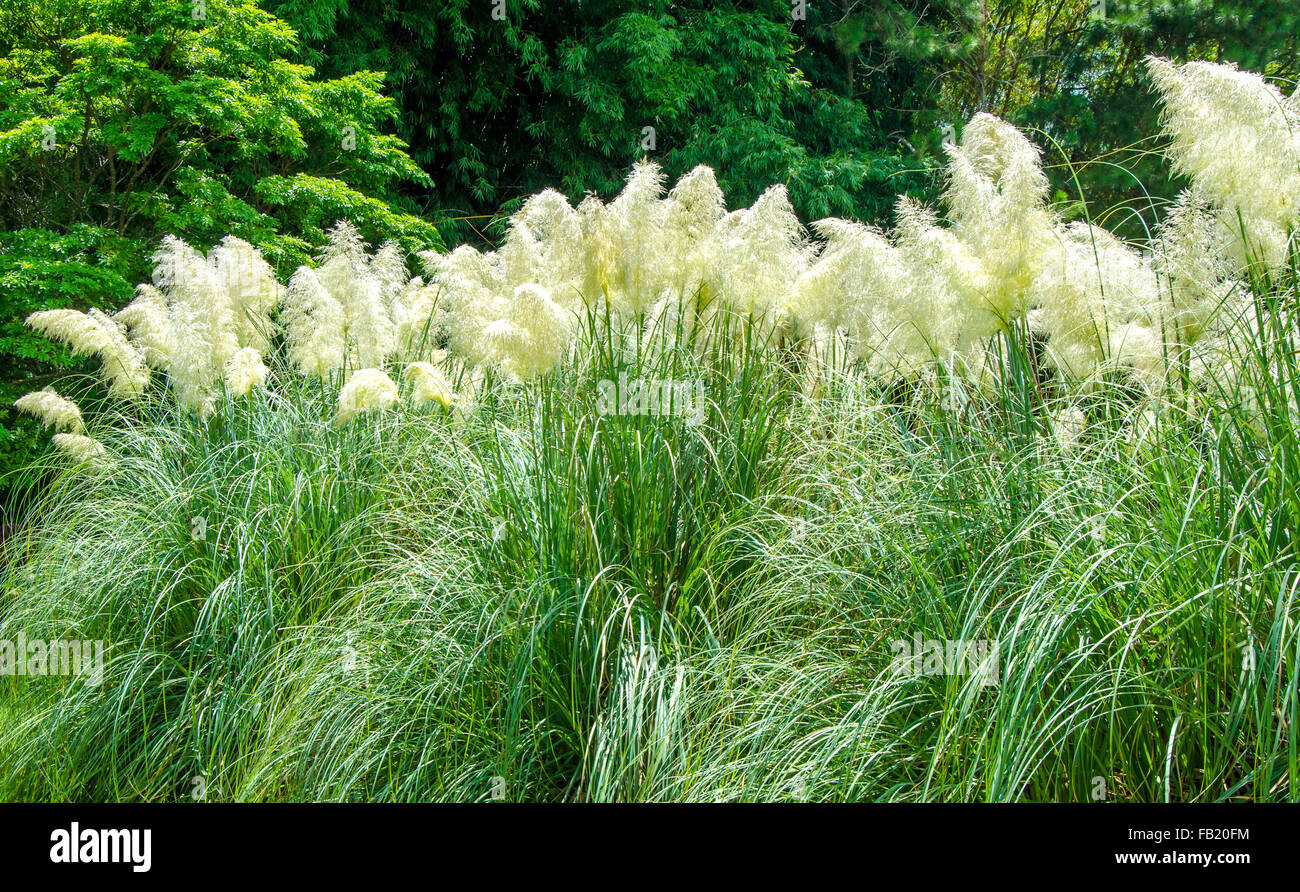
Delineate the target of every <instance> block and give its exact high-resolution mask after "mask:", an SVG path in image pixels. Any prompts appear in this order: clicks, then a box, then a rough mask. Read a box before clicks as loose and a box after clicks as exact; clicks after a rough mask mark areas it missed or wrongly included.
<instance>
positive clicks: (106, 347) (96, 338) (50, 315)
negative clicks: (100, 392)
mask: <svg viewBox="0 0 1300 892" xmlns="http://www.w3.org/2000/svg"><path fill="white" fill-rule="evenodd" d="M26 324H27V326H28V327H29V328H31V329H33V330H35V331H37V332H40V333H41V334H43V335H45V336H46V337H48V338H51V339H53V340H57V341H61V342H63V343H65V344H67V345H68V347H69V348H70V349H71V350H72V352H74V353H80V354H89V355H93V356H97V357H99V360H100V362H101V363H102V364H103V365H102V369H103V373H104V377H105V378H106V379H107V381H108V391H109V393H111V394H112V395H113V396H116V397H123V398H128V397H135V396H139V395H140V394H141V393H143V392H144V391H145V389H146V388H147V387H148V386H149V368H148V366H146V365H145V362H144V356H143V355H142V354H141V353H140V352H139V351H138V350H137V349H136V348H135V347H134V346H132V344H131V342H130V341H128V340H127V337H126V334H125V332H124V331H123V330H122V328H121V327H120V326H119V325H118V323H116V322H114V321H113V320H112V319H110V318H109V317H107V316H105V315H104V314H103V313H101V312H100V311H99V310H97V309H94V308H91V309H90V310H88V311H87V312H85V313H82V312H79V311H77V310H40V311H38V312H35V313H32V314H31V315H30V316H28V317H27V319H26Z"/></svg>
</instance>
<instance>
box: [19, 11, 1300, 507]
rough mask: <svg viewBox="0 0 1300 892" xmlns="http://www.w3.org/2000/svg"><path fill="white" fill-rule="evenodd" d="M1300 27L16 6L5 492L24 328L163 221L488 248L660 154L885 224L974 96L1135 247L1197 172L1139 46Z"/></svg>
mask: <svg viewBox="0 0 1300 892" xmlns="http://www.w3.org/2000/svg"><path fill="white" fill-rule="evenodd" d="M1298 34H1300V11H1297V10H1296V9H1295V8H1294V7H1293V6H1291V5H1289V4H1284V3H1278V2H1273V0H1246V2H1226V0H1169V2H1161V3H1153V2H1141V3H1138V2H1132V0H1104V2H1103V0H929V2H921V0H882V2H871V3H867V2H861V0H833V2H832V0H809V2H807V3H804V2H789V0H752V2H703V0H689V2H669V0H644V2H626V0H549V2H542V0H504V2H502V3H497V2H491V0H448V2H442V3H436V4H430V3H423V2H415V0H395V2H387V0H384V2H380V0H360V2H344V0H265V2H263V3H257V2H253V0H41V2H37V0H9V2H6V3H5V5H4V7H3V8H0V195H2V196H3V199H4V200H3V201H0V475H2V476H0V491H5V492H8V491H9V490H11V489H13V488H14V486H15V483H16V481H17V480H19V479H20V475H15V474H14V473H13V472H14V471H15V470H16V469H18V468H20V467H21V466H23V465H26V464H27V463H28V462H29V461H30V459H31V458H32V457H33V455H34V454H35V450H37V449H38V448H41V447H38V445H37V444H38V443H39V442H41V439H42V438H40V437H39V436H38V434H37V432H36V429H35V426H34V424H33V423H30V422H29V421H27V420H20V419H18V418H16V417H15V416H14V413H13V412H12V411H11V410H10V409H9V408H8V406H9V404H10V402H11V401H12V400H13V399H14V398H15V397H17V396H18V395H20V394H22V393H24V392H26V391H29V390H32V389H36V388H39V387H40V386H42V385H43V384H44V383H46V381H45V380H43V377H42V376H44V377H46V378H48V377H49V374H48V372H42V371H41V369H48V368H49V364H50V363H51V362H52V363H54V364H55V365H57V366H60V367H63V368H68V367H72V366H74V363H73V361H72V360H71V358H70V357H69V356H68V355H67V354H66V353H64V352H62V351H61V350H60V349H58V348H55V347H52V346H50V345H49V344H48V343H47V342H45V341H43V340H40V339H38V338H37V337H36V336H34V335H32V334H31V333H30V332H28V331H26V330H25V329H24V328H23V327H22V319H23V318H24V317H25V316H26V315H27V314H28V313H30V312H32V311H34V310H36V309H41V308H48V307H62V306H73V307H82V306H85V305H87V304H90V303H94V304H96V305H99V306H106V307H112V306H118V305H120V304H121V303H123V302H124V301H125V300H126V299H127V298H128V297H129V295H130V294H131V290H132V287H133V286H134V284H135V283H138V282H140V281H144V280H145V279H146V278H147V274H148V270H149V268H150V264H149V261H148V257H149V255H150V253H151V251H152V249H153V248H154V247H155V246H156V244H157V242H158V240H159V238H160V237H161V236H162V235H165V234H168V233H174V234H177V235H179V236H181V237H183V238H186V239H190V240H192V241H194V242H195V243H199V244H212V243H213V242H215V241H216V240H217V239H218V238H220V237H221V236H223V235H225V234H227V233H231V234H234V235H238V236H240V237H242V238H245V239H247V240H248V241H250V242H252V243H254V244H256V245H257V246H258V247H259V248H261V249H262V250H263V252H264V253H265V254H266V255H267V257H268V258H269V259H271V260H272V262H274V263H275V264H276V265H277V267H278V268H279V269H280V270H281V271H282V272H283V271H285V270H288V269H290V268H292V267H293V266H294V265H296V264H297V263H299V262H301V260H302V259H303V257H304V256H306V255H307V254H308V253H309V252H310V251H311V250H312V249H313V247H314V246H316V245H319V244H320V243H321V241H322V238H323V227H325V226H327V225H328V224H330V223H332V222H333V221H334V220H336V219H339V218H342V217H347V218H349V219H351V220H353V221H355V222H356V223H357V224H358V225H359V226H360V227H361V229H362V232H363V234H365V235H366V236H367V237H369V238H372V239H380V238H387V237H396V238H399V239H400V240H401V241H402V242H403V244H405V245H406V246H407V247H408V248H409V249H412V250H414V249H418V248H428V247H438V246H439V245H441V244H442V243H443V242H447V243H456V242H459V241H463V240H473V241H476V242H485V241H492V240H493V239H495V238H496V237H498V236H499V235H500V225H501V221H502V220H503V212H508V211H510V210H513V209H514V208H516V207H517V206H518V203H519V201H520V200H521V199H522V198H523V197H524V196H526V195H528V194H530V193H533V192H536V191H538V190H539V189H542V188H544V187H546V186H556V187H559V188H561V189H562V190H563V191H565V192H566V193H568V194H569V196H570V197H571V198H577V197H580V195H581V194H582V193H583V192H584V191H586V190H594V191H596V192H597V193H599V194H601V195H602V197H608V196H609V195H610V194H612V193H613V192H614V191H616V189H617V187H618V185H619V184H620V182H621V180H622V177H623V175H624V174H625V172H626V170H627V168H628V166H629V164H630V163H631V162H632V161H633V160H635V159H636V158H639V157H641V156H643V155H650V156H652V157H654V158H655V159H656V160H657V161H659V162H660V163H661V164H662V165H663V166H664V169H665V172H666V173H667V174H668V175H669V177H672V178H675V177H676V176H678V175H680V174H681V173H683V172H684V171H686V170H688V169H690V168H691V167H692V166H694V165H695V164H698V163H708V164H710V165H712V166H714V167H715V168H716V169H717V170H718V173H719V180H720V183H721V185H722V186H723V188H724V190H725V191H726V193H727V194H728V195H729V196H730V198H731V200H733V201H734V202H736V203H738V204H749V203H750V202H752V201H753V200H754V198H756V197H757V195H758V193H759V192H761V190H762V189H764V188H765V187H766V186H767V185H769V184H770V183H773V182H784V183H786V184H788V186H789V189H790V194H791V198H792V201H793V202H794V204H795V207H796V208H797V210H798V211H799V213H800V214H801V216H803V217H804V218H805V219H816V218H819V217H824V216H828V215H837V216H845V217H856V218H859V219H864V220H881V219H883V218H885V217H887V216H888V213H889V208H890V207H891V205H892V203H893V200H894V198H895V196H896V195H897V194H899V193H901V192H913V193H920V194H926V193H930V192H932V190H933V189H934V187H935V185H936V183H935V179H936V176H935V174H934V173H933V171H934V170H935V169H936V168H937V167H938V163H939V160H940V158H941V149H940V147H941V143H942V141H943V140H944V139H945V138H951V137H953V136H955V135H958V134H959V133H960V127H961V122H962V121H965V120H966V119H967V118H968V117H969V116H970V114H972V113H973V112H975V111H979V110H986V111H992V112H994V113H996V114H999V115H1002V116H1004V117H1006V118H1008V119H1010V120H1012V121H1013V122H1015V123H1017V124H1020V125H1022V126H1028V127H1031V128H1038V129H1039V130H1040V131H1041V135H1042V138H1041V140H1040V141H1041V142H1044V143H1046V144H1054V145H1055V146H1057V147H1059V151H1057V152H1055V153H1054V154H1053V156H1052V157H1049V159H1048V160H1049V163H1052V164H1054V165H1056V166H1055V167H1054V168H1053V174H1054V178H1055V183H1056V186H1057V189H1058V198H1060V199H1063V200H1070V199H1075V198H1077V197H1078V196H1079V195H1080V194H1086V195H1088V196H1089V197H1090V200H1091V202H1092V204H1093V206H1092V207H1091V208H1090V209H1089V210H1090V212H1091V213H1092V215H1093V216H1094V217H1097V218H1100V219H1101V220H1102V222H1104V223H1105V224H1106V225H1109V226H1111V227H1113V228H1115V229H1117V230H1118V231H1120V232H1123V233H1124V234H1127V235H1130V236H1133V235H1141V234H1142V230H1143V228H1144V227H1145V225H1146V223H1143V222H1142V221H1141V220H1138V219H1137V218H1136V217H1134V216H1132V215H1129V214H1126V213H1124V212H1123V211H1124V209H1126V208H1136V209H1139V210H1142V211H1144V212H1145V217H1146V220H1147V222H1149V221H1150V219H1151V218H1152V212H1153V211H1154V212H1155V213H1156V214H1158V212H1159V208H1160V204H1161V201H1162V200H1163V199H1166V198H1168V197H1169V196H1171V195H1173V194H1175V193H1176V192H1177V190H1178V189H1179V188H1180V186H1181V184H1180V183H1178V182H1176V181H1170V179H1169V174H1168V172H1167V166H1165V165H1163V164H1162V163H1160V161H1159V160H1158V159H1157V158H1156V157H1154V153H1153V149H1154V148H1155V146H1154V145H1153V144H1152V143H1151V142H1150V140H1149V138H1148V137H1147V136H1146V135H1147V134H1150V133H1153V132H1155V127H1154V122H1153V120H1151V118H1152V115H1153V114H1154V112H1153V111H1152V109H1153V108H1154V105H1153V103H1152V102H1151V101H1150V93H1149V89H1148V87H1147V85H1146V83H1145V80H1144V78H1145V74H1144V73H1143V69H1142V67H1141V65H1140V63H1141V60H1142V58H1143V56H1144V55H1145V54H1146V53H1150V52H1156V53H1160V54H1162V55H1165V56H1168V57H1170V58H1173V59H1175V60H1182V59H1186V58H1209V59H1214V60H1216V61H1236V62H1239V63H1241V64H1243V65H1244V66H1246V67H1249V68H1252V69H1254V70H1257V71H1262V72H1265V73H1267V74H1269V75H1272V76H1275V77H1282V78H1290V77H1294V76H1295V75H1296V73H1297V70H1298V69H1300V48H1298V46H1297V35H1298ZM62 386H63V387H64V388H65V389H71V390H73V391H76V388H75V387H73V385H71V384H70V383H65V384H63V385H62ZM94 387H95V385H94V384H92V383H89V382H88V383H87V384H86V385H84V387H82V388H81V391H82V392H78V393H76V395H78V396H81V397H82V398H87V397H89V396H91V394H90V393H88V392H86V391H90V390H93V388H94Z"/></svg>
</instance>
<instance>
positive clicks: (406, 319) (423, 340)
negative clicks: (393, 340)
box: [393, 276, 446, 358]
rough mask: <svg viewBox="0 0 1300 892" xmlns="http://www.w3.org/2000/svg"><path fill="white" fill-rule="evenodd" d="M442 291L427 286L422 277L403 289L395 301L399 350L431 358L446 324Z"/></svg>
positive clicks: (411, 281) (408, 354)
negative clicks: (441, 304)
mask: <svg viewBox="0 0 1300 892" xmlns="http://www.w3.org/2000/svg"><path fill="white" fill-rule="evenodd" d="M441 293H442V288H441V286H439V285H435V284H427V285H426V284H425V282H424V280H423V279H421V278H420V277H419V276H416V277H415V278H414V279H411V280H410V281H409V282H407V283H406V285H405V286H403V288H402V290H401V292H400V293H399V294H398V295H397V298H396V299H395V300H394V301H393V321H394V322H395V323H396V325H397V332H396V337H397V350H398V352H399V353H402V354H403V355H405V356H407V357H408V358H409V357H414V356H416V355H417V354H418V355H420V356H421V357H424V358H427V357H428V356H429V354H430V353H431V352H432V351H433V344H434V343H436V342H437V340H438V336H439V332H440V330H441V329H442V328H443V326H444V325H445V323H446V320H445V319H444V318H443V317H444V316H445V311H446V308H445V307H442V306H440V304H439V301H438V297H439V295H440V294H441Z"/></svg>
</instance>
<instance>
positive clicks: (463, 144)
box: [270, 0, 972, 218]
mask: <svg viewBox="0 0 1300 892" xmlns="http://www.w3.org/2000/svg"><path fill="white" fill-rule="evenodd" d="M971 6H972V4H971V3H970V2H968V0H944V2H940V3H928V4H926V3H921V2H912V0H902V2H885V3H871V4H867V3H862V2H843V0H840V2H833V3H832V2H829V0H826V2H818V0H814V2H810V3H807V4H802V3H792V2H790V0H754V2H712V0H710V2H702V0H696V2H667V0H645V2H635V3H633V2H627V0H583V2H578V0H548V2H545V3H543V2H540V0H505V2H503V3H500V4H498V3H494V2H493V0H447V2H443V3H437V4H429V3H424V2H420V0H396V2H393V0H359V2H345V0H278V2H272V3H271V5H270V8H271V9H272V10H273V11H275V12H276V13H277V14H278V15H281V16H283V17H284V18H286V19H287V20H289V21H290V22H292V23H294V25H295V26H296V27H297V28H298V29H299V30H300V32H301V33H302V35H303V47H304V50H305V51H306V53H307V59H308V60H309V61H311V62H312V63H313V64H318V65H319V66H321V68H322V70H323V71H324V72H325V73H327V74H331V75H333V74H337V73H341V72H346V71H351V70H355V69H381V70H385V71H387V72H389V73H390V80H391V83H392V85H393V91H394V96H395V97H396V98H397V100H398V101H399V103H400V105H401V109H402V113H401V129H400V131H399V132H400V134H401V135H402V136H403V138H405V139H406V140H407V142H408V143H410V145H411V153H412V156H413V157H414V158H415V159H416V160H417V161H418V162H419V163H420V164H421V165H422V166H423V167H424V168H425V170H427V171H429V172H430V173H431V174H433V175H434V178H435V180H436V181H437V185H436V188H435V189H434V190H432V192H430V193H428V194H427V195H425V196H424V199H425V201H427V202H428V206H430V207H436V208H439V209H441V208H454V209H456V210H457V211H459V212H460V213H462V214H489V213H491V212H493V211H495V210H497V209H498V208H499V207H501V206H503V205H506V206H509V203H510V202H511V201H513V200H515V199H517V198H518V197H520V196H523V195H526V194H529V193H532V192H535V191H537V190H539V189H542V188H544V187H547V186H555V187H558V188H561V189H562V190H563V191H565V192H566V193H568V194H569V195H570V196H577V195H579V194H581V193H582V192H583V191H586V190H594V191H596V192H597V193H599V194H601V195H609V194H611V193H613V192H615V191H617V189H618V186H619V185H620V184H621V181H622V178H623V177H624V176H625V174H626V171H627V168H628V165H629V164H630V163H631V162H632V161H634V160H635V159H637V158H639V157H641V156H643V155H649V156H651V157H653V158H655V159H656V160H657V161H659V162H660V163H661V164H663V165H664V168H665V170H666V172H667V173H668V175H669V176H670V177H675V176H677V175H679V174H681V173H683V172H685V171H686V170H688V169H689V168H690V167H692V166H694V165H695V164H699V163H707V164H710V165H713V166H714V167H716V169H717V170H718V174H719V180H720V182H721V184H722V186H723V188H724V190H725V191H726V192H727V194H728V196H730V197H731V198H733V200H735V201H736V202H739V203H742V204H748V203H749V202H751V201H753V199H754V198H755V197H756V196H757V195H758V193H759V192H760V191H761V190H762V189H763V188H765V187H766V186H767V185H769V184H771V183H773V182H784V183H786V184H787V185H788V186H789V188H790V193H791V197H792V199H793V201H794V203H795V205H796V207H797V208H798V209H799V210H800V212H801V213H802V214H803V215H805V216H806V217H810V218H816V217H821V216H827V215H831V214H836V215H845V216H857V217H876V216H880V215H881V214H883V213H884V212H885V211H886V210H887V209H888V207H889V206H890V205H891V204H892V202H893V198H894V196H895V194H896V193H897V192H899V191H902V190H903V189H904V188H908V187H915V186H917V185H919V184H922V183H924V182H925V179H924V178H923V177H918V176H917V175H912V176H911V177H910V178H909V177H901V178H900V177H899V174H900V172H902V171H906V170H908V169H911V168H914V167H915V164H914V163H913V161H912V160H911V158H910V155H911V152H910V149H909V145H910V143H909V141H908V137H909V136H910V135H911V134H912V132H913V131H912V124H911V110H912V109H913V108H915V107H917V106H919V105H924V104H925V103H926V102H927V98H926V97H927V96H928V95H932V94H933V90H930V89H929V85H930V81H931V79H932V77H933V72H932V71H930V70H929V69H928V68H927V66H929V65H931V64H933V63H934V62H935V61H936V60H941V59H943V58H945V57H946V56H949V55H952V54H954V53H956V52H959V51H960V50H961V48H962V47H963V46H964V40H965V37H964V36H963V35H964V33H967V32H968V31H969V27H966V28H964V29H963V28H961V27H958V25H959V23H960V22H962V21H965V17H968V15H969V14H968V12H966V10H968V9H969V8H970V7H971ZM930 104H931V105H933V102H932V100H931V101H930ZM646 128H653V130H647V129H646Z"/></svg>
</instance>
